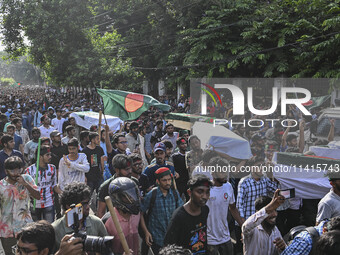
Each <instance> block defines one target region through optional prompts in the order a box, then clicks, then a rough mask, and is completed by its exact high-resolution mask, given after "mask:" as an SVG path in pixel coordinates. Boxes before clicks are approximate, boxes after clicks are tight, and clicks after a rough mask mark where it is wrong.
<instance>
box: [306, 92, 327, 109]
mask: <svg viewBox="0 0 340 255" xmlns="http://www.w3.org/2000/svg"><path fill="white" fill-rule="evenodd" d="M330 97H331V96H330V95H327V96H322V97H311V99H310V100H309V101H308V102H307V103H304V104H302V105H304V106H305V107H306V108H307V110H309V111H310V110H312V109H313V108H316V107H319V106H322V105H323V104H324V103H325V102H326V101H327V100H328V99H329V98H330Z"/></svg>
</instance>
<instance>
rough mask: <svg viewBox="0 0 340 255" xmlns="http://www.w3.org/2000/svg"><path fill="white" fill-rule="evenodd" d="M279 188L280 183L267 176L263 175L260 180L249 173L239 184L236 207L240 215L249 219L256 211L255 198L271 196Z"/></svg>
mask: <svg viewBox="0 0 340 255" xmlns="http://www.w3.org/2000/svg"><path fill="white" fill-rule="evenodd" d="M277 188H278V183H276V182H274V181H271V180H270V179H269V178H267V177H261V178H260V179H259V180H258V181H256V180H255V179H254V178H252V177H251V175H248V176H246V177H244V178H242V179H241V180H240V182H239V184H238V194H237V203H236V207H237V209H238V210H239V212H240V216H241V217H243V218H245V219H248V218H249V217H250V216H251V215H253V214H254V213H255V212H256V211H255V200H256V198H258V197H259V196H270V195H271V193H274V192H275V190H276V189H277Z"/></svg>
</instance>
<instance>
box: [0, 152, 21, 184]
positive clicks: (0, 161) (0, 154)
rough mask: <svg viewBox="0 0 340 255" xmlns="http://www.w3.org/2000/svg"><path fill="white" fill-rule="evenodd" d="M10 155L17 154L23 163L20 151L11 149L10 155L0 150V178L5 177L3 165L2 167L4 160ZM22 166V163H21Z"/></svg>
mask: <svg viewBox="0 0 340 255" xmlns="http://www.w3.org/2000/svg"><path fill="white" fill-rule="evenodd" d="M11 156H18V157H19V158H21V160H22V162H23V163H24V157H23V156H22V154H21V152H20V151H17V150H13V151H12V153H11V155H10V156H8V155H7V154H6V153H5V152H4V150H1V151H0V180H1V179H3V178H5V177H6V173H5V167H4V163H5V160H6V159H8V158H9V157H11ZM23 166H24V165H23Z"/></svg>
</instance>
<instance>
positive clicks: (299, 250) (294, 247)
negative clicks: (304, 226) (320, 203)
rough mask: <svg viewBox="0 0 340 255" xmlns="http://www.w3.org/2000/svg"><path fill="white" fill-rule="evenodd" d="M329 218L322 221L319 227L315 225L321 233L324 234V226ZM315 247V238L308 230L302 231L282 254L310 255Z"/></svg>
mask: <svg viewBox="0 0 340 255" xmlns="http://www.w3.org/2000/svg"><path fill="white" fill-rule="evenodd" d="M327 222H328V220H325V221H322V222H321V223H320V224H319V225H318V226H317V227H314V228H315V229H316V231H318V233H319V235H320V236H321V235H322V232H323V227H324V225H325V224H326V223H327ZM312 247H313V239H312V237H311V235H310V234H309V233H308V232H307V231H302V232H301V233H300V234H298V235H297V236H296V237H295V238H294V240H293V242H292V243H291V244H290V245H289V246H288V247H286V249H285V250H284V251H283V252H282V253H281V255H308V254H309V253H310V252H311V250H312Z"/></svg>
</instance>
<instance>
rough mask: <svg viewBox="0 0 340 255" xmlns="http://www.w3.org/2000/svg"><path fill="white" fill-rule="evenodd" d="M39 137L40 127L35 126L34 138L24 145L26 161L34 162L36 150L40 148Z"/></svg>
mask: <svg viewBox="0 0 340 255" xmlns="http://www.w3.org/2000/svg"><path fill="white" fill-rule="evenodd" d="M39 137H40V129H39V128H37V127H34V128H33V129H32V140H31V141H29V142H28V143H26V144H25V147H24V156H25V161H26V163H27V164H29V165H31V164H33V163H34V162H33V161H34V160H35V152H36V150H37V148H38V143H39Z"/></svg>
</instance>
